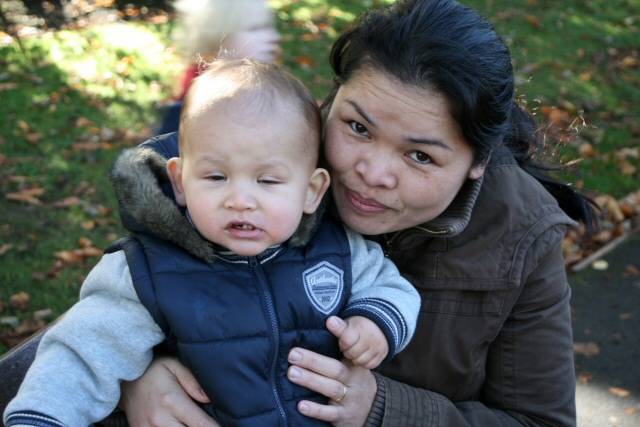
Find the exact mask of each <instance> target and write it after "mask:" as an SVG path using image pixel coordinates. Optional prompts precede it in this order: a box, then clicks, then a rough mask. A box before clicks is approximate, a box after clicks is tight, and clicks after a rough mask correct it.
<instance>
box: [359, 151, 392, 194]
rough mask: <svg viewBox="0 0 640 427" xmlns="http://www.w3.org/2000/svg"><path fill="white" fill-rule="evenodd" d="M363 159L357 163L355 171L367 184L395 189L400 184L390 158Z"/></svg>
mask: <svg viewBox="0 0 640 427" xmlns="http://www.w3.org/2000/svg"><path fill="white" fill-rule="evenodd" d="M385 157H386V156H382V157H380V158H376V159H372V158H365V159H361V160H359V161H358V162H357V163H356V166H355V170H356V172H357V173H358V175H360V177H361V178H362V180H363V181H364V182H365V184H367V185H369V186H371V187H384V188H395V186H396V185H397V184H398V180H397V178H396V174H395V172H394V170H393V166H392V165H391V164H390V162H389V160H388V158H385Z"/></svg>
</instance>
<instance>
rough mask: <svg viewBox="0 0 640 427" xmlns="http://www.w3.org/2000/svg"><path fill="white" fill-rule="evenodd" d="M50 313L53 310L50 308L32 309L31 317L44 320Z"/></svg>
mask: <svg viewBox="0 0 640 427" xmlns="http://www.w3.org/2000/svg"><path fill="white" fill-rule="evenodd" d="M52 314H53V310H51V309H50V308H44V309H42V310H37V311H34V312H33V318H34V319H36V320H46V319H47V318H49V317H51V315H52Z"/></svg>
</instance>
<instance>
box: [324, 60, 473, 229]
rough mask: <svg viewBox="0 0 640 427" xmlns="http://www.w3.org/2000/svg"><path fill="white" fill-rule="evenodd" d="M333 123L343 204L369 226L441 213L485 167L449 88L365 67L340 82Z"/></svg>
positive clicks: (350, 221)
mask: <svg viewBox="0 0 640 427" xmlns="http://www.w3.org/2000/svg"><path fill="white" fill-rule="evenodd" d="M325 131H326V133H325V138H326V141H325V150H326V156H327V160H328V162H329V165H330V168H331V178H332V183H331V184H332V191H333V195H334V198H335V202H336V206H337V209H338V212H339V214H340V217H341V218H342V220H343V221H344V222H345V223H346V224H347V225H348V226H349V227H351V228H353V229H354V230H356V231H358V232H360V233H363V234H368V235H375V234H382V233H388V232H392V231H397V230H402V229H405V228H410V227H413V226H416V225H418V224H422V223H424V222H426V221H429V220H431V219H433V218H435V217H437V216H438V215H440V214H441V213H442V212H443V211H444V210H445V208H446V207H447V206H449V204H450V203H451V201H452V200H453V198H454V197H455V196H456V194H457V193H458V191H459V190H460V188H461V187H462V184H463V183H464V182H465V180H466V179H467V178H470V179H478V178H480V177H481V176H482V174H483V173H484V166H472V164H473V152H472V149H471V147H470V146H469V145H468V144H467V143H466V142H465V140H464V139H463V137H462V134H461V132H460V130H459V128H458V126H457V124H456V122H455V121H454V120H453V119H452V118H451V117H450V115H449V112H448V109H447V104H446V101H445V98H444V97H443V96H442V95H440V94H438V93H437V92H435V91H432V90H428V89H423V88H418V87H414V86H408V85H404V84H402V83H400V82H398V81H397V80H394V79H392V78H390V77H388V76H387V75H386V74H384V73H382V72H377V71H371V70H366V69H365V70H360V71H358V72H357V73H356V74H354V75H353V76H352V77H351V79H349V81H348V82H347V83H345V84H343V85H342V86H341V87H340V89H339V90H338V92H337V94H336V97H335V99H334V101H333V104H332V107H331V110H330V111H329V115H328V118H327V122H326V129H325Z"/></svg>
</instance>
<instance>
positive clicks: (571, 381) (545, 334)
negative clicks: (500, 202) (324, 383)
mask: <svg viewBox="0 0 640 427" xmlns="http://www.w3.org/2000/svg"><path fill="white" fill-rule="evenodd" d="M563 235H564V227H561V226H557V227H555V228H553V229H551V230H548V231H547V232H546V233H544V234H543V236H541V237H539V238H538V240H537V241H536V242H535V243H534V244H533V246H532V247H531V248H530V249H529V251H528V253H527V257H526V261H525V271H524V275H523V283H522V284H521V286H520V294H518V295H517V300H516V301H515V304H514V305H513V308H512V310H511V312H510V314H509V316H508V318H507V319H506V321H505V323H504V325H503V327H502V329H501V331H500V333H499V334H498V336H497V337H496V339H495V340H494V342H493V343H492V345H491V347H490V350H489V354H488V359H487V363H486V372H485V374H486V377H485V381H484V384H483V387H482V389H481V391H480V395H479V396H478V400H477V401H464V402H453V401H451V400H449V399H448V398H447V397H445V396H443V395H441V394H438V393H435V392H432V391H429V390H424V389H419V388H415V387H411V386H408V385H406V384H403V383H400V382H397V381H394V380H392V379H390V378H386V377H383V376H381V375H378V374H376V380H377V382H378V384H379V386H378V395H377V396H376V398H375V401H374V405H373V407H372V410H371V413H370V415H369V419H368V420H367V423H366V425H367V426H369V427H373V426H380V425H382V426H398V425H402V426H430V427H435V426H461V427H462V426H474V427H475V426H478V427H479V426H483V427H485V426H505V427H506V426H549V425H553V426H575V425H576V419H575V372H574V365H573V339H572V331H571V313H570V306H569V300H570V295H571V291H570V288H569V284H568V283H567V278H566V273H565V268H564V262H563V258H562V250H561V241H562V237H563ZM423 369H437V366H435V367H434V366H425V367H423Z"/></svg>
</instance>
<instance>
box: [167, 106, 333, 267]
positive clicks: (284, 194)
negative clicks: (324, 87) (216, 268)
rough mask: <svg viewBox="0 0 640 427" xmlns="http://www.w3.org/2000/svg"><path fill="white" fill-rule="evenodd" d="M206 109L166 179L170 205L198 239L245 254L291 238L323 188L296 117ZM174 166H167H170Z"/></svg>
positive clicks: (324, 180) (304, 128)
mask: <svg viewBox="0 0 640 427" xmlns="http://www.w3.org/2000/svg"><path fill="white" fill-rule="evenodd" d="M233 110H234V109H231V111H229V110H228V109H225V108H224V107H214V108H213V110H212V111H211V112H210V113H208V114H207V115H206V116H204V117H201V118H200V119H198V120H197V123H191V124H190V126H188V128H187V130H186V131H185V133H184V137H185V138H186V139H187V141H188V142H187V144H186V148H185V152H184V153H181V158H180V160H178V159H172V160H170V164H169V168H168V169H169V173H170V176H171V179H172V182H173V184H174V190H176V199H177V201H178V203H180V204H181V205H183V206H184V205H186V206H187V209H188V211H189V214H190V216H191V219H192V221H193V223H194V225H195V226H196V228H197V229H198V231H199V232H200V234H202V235H203V236H204V237H205V238H206V239H208V240H210V241H212V242H215V243H217V244H219V245H221V246H224V247H225V248H227V249H230V250H232V251H233V252H235V253H237V254H240V255H245V256H253V255H257V254H259V253H261V252H262V251H264V250H265V249H267V248H268V247H269V246H272V245H274V244H278V243H282V242H284V241H285V240H287V239H288V238H289V237H291V235H292V234H293V233H294V232H295V230H296V228H297V227H298V224H299V223H300V220H301V218H302V214H303V212H304V213H312V212H314V211H315V209H316V208H317V206H318V203H319V201H320V199H321V197H322V194H324V192H325V191H326V188H327V186H328V180H329V178H328V173H327V172H326V171H325V170H324V169H316V167H315V158H316V154H315V151H314V150H317V149H318V147H317V145H310V143H309V142H308V141H309V140H310V138H309V135H308V132H309V130H308V126H306V124H305V121H304V118H303V117H302V114H301V113H295V112H291V111H290V110H286V112H284V111H283V109H282V108H274V109H273V110H272V111H273V112H270V113H266V112H265V113H254V114H250V115H249V116H247V115H245V114H242V112H238V111H233ZM171 162H174V165H172V164H171Z"/></svg>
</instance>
